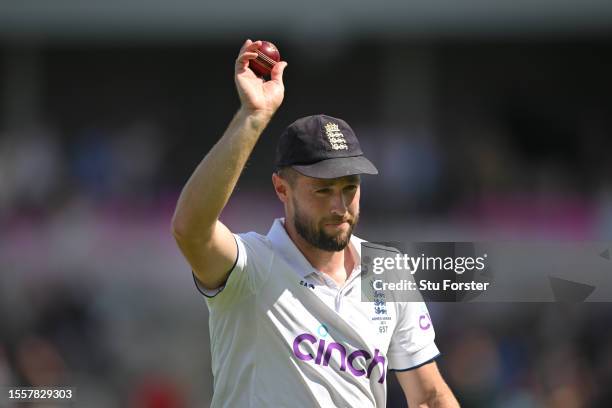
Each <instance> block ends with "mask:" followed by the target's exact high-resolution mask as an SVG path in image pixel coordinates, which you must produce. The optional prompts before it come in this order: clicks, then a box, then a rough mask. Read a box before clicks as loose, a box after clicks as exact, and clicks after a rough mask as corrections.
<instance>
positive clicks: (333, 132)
mask: <svg viewBox="0 0 612 408" xmlns="http://www.w3.org/2000/svg"><path fill="white" fill-rule="evenodd" d="M325 135H326V136H327V140H329V144H330V145H331V148H332V149H334V150H348V146H347V145H346V139H345V138H344V135H343V134H342V132H340V129H339V128H338V124H336V123H327V124H325Z"/></svg>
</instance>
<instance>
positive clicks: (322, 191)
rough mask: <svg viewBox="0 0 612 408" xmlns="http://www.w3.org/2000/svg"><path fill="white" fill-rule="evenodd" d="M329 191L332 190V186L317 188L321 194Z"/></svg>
mask: <svg viewBox="0 0 612 408" xmlns="http://www.w3.org/2000/svg"><path fill="white" fill-rule="evenodd" d="M329 192H331V188H320V189H318V190H317V193H320V194H327V193H329Z"/></svg>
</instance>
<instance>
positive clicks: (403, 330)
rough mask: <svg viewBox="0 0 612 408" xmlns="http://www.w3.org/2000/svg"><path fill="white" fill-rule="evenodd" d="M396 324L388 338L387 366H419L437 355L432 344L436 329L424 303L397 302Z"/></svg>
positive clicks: (395, 368)
mask: <svg viewBox="0 0 612 408" xmlns="http://www.w3.org/2000/svg"><path fill="white" fill-rule="evenodd" d="M396 307H397V325H396V327H395V330H394V332H393V336H392V337H391V343H390V345H389V351H388V353H387V356H388V358H389V369H391V370H395V371H406V370H411V369H414V368H418V367H420V366H422V365H424V364H426V363H428V362H430V361H432V360H434V359H435V358H437V357H438V356H439V355H440V352H439V350H438V347H437V346H436V344H435V343H434V339H435V332H434V328H433V323H432V322H431V317H430V316H429V312H428V311H427V306H425V303H423V302H397V303H396Z"/></svg>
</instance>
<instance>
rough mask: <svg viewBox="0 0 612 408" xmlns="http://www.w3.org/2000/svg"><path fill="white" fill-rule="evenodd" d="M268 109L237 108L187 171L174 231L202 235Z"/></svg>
mask: <svg viewBox="0 0 612 408" xmlns="http://www.w3.org/2000/svg"><path fill="white" fill-rule="evenodd" d="M270 119H271V114H270V113H261V112H260V113H253V112H249V111H247V110H244V109H240V110H239V111H238V112H237V113H236V115H235V116H234V118H233V119H232V121H231V122H230V124H229V126H228V128H227V130H226V131H225V133H224V134H223V136H222V137H221V139H220V140H219V141H218V142H217V143H216V144H215V146H214V147H213V148H212V149H211V150H210V151H209V152H208V154H207V155H206V156H205V157H204V159H203V160H202V162H200V164H199V165H198V167H197V168H196V170H195V171H194V173H193V174H192V175H191V177H190V178H189V180H188V181H187V184H186V185H185V187H184V188H183V191H182V192H181V195H180V197H179V200H178V203H177V206H176V210H175V212H174V217H173V219H172V228H173V232H174V233H175V235H180V236H190V237H198V238H201V239H206V237H207V235H209V234H211V233H212V231H213V228H214V225H215V223H216V221H217V219H218V218H219V215H220V214H221V211H222V210H223V208H224V207H225V205H226V204H227V202H228V200H229V197H230V196H231V194H232V192H233V190H234V188H235V186H236V183H237V182H238V178H239V177H240V173H241V172H242V170H243V169H244V165H245V163H246V161H247V159H248V158H249V156H250V154H251V152H252V150H253V147H254V146H255V143H256V142H257V140H258V139H259V137H260V135H261V133H262V132H263V130H264V129H265V127H266V126H267V124H268V122H269V121H270Z"/></svg>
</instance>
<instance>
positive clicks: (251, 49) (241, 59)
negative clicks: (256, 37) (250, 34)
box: [236, 39, 261, 70]
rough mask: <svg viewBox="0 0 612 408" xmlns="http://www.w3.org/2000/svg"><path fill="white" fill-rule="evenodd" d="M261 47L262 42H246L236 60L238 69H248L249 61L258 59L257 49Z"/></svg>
mask: <svg viewBox="0 0 612 408" xmlns="http://www.w3.org/2000/svg"><path fill="white" fill-rule="evenodd" d="M259 47H261V41H251V40H250V39H248V40H246V41H245V42H244V44H243V45H242V48H241V49H240V53H239V54H238V58H236V68H238V69H240V70H242V69H244V68H246V67H247V65H248V64H249V60H252V59H255V58H257V52H256V51H257V49H258V48H259Z"/></svg>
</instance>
